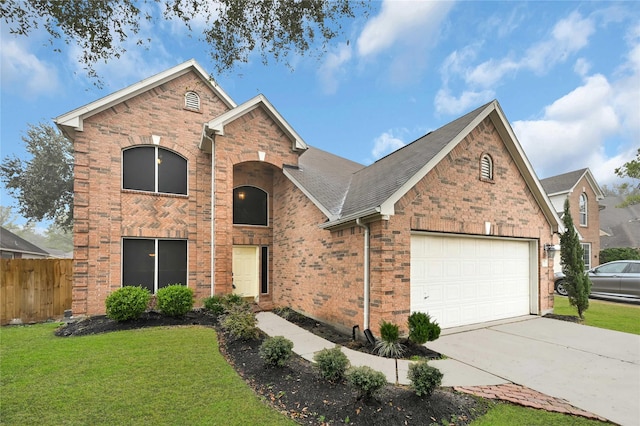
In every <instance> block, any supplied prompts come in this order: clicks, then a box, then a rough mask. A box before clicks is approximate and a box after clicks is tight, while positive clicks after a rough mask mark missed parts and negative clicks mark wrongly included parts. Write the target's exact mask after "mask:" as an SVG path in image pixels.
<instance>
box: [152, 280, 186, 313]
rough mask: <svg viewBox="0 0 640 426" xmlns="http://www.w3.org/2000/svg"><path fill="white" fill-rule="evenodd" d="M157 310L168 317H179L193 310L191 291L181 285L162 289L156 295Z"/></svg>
mask: <svg viewBox="0 0 640 426" xmlns="http://www.w3.org/2000/svg"><path fill="white" fill-rule="evenodd" d="M156 297H157V298H158V309H159V310H160V312H162V313H163V314H165V315H168V316H170V317H181V316H184V314H186V313H187V312H189V311H191V310H192V309H193V290H191V289H190V288H189V287H187V286H184V285H181V284H173V285H169V286H166V287H162V288H161V289H160V290H158V292H157V293H156Z"/></svg>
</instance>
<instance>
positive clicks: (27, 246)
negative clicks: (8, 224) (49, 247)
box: [0, 226, 49, 256]
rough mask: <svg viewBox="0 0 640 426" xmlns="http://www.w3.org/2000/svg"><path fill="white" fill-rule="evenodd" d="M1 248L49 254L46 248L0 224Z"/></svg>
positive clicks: (16, 251) (17, 251)
mask: <svg viewBox="0 0 640 426" xmlns="http://www.w3.org/2000/svg"><path fill="white" fill-rule="evenodd" d="M0 250H3V251H11V252H14V253H27V254H39V255H42V256H48V255H49V253H47V252H46V251H45V250H43V249H41V248H40V247H38V246H37V245H35V244H33V243H30V242H29V241H27V240H25V239H24V238H22V237H19V236H17V235H16V234H14V233H13V232H11V231H9V230H8V229H6V228H4V227H2V226H0Z"/></svg>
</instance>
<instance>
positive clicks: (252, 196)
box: [233, 186, 268, 226]
mask: <svg viewBox="0 0 640 426" xmlns="http://www.w3.org/2000/svg"><path fill="white" fill-rule="evenodd" d="M267 210H268V208H267V193H266V192H265V191H263V190H262V189H260V188H256V187H255V186H239V187H237V188H235V189H234V190H233V224H234V225H258V226H267V223H268V212H267Z"/></svg>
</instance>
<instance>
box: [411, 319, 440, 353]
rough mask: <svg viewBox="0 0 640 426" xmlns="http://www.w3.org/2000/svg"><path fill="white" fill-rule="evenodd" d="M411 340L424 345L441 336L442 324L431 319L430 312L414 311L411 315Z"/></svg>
mask: <svg viewBox="0 0 640 426" xmlns="http://www.w3.org/2000/svg"><path fill="white" fill-rule="evenodd" d="M408 326H409V340H411V341H412V342H413V343H416V344H418V345H424V344H425V343H427V342H432V341H434V340H436V339H437V338H438V337H440V326H439V325H438V323H437V322H436V321H431V317H430V316H429V314H425V313H424V312H414V313H412V314H411V315H409V321H408Z"/></svg>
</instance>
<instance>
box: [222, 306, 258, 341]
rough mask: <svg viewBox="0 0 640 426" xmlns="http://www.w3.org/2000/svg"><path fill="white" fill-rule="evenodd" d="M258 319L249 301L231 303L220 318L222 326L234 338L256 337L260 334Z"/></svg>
mask: <svg viewBox="0 0 640 426" xmlns="http://www.w3.org/2000/svg"><path fill="white" fill-rule="evenodd" d="M257 324H258V320H257V319H256V314H255V313H253V311H252V310H251V306H250V305H249V304H248V303H245V304H240V305H231V306H229V307H227V309H226V313H225V314H224V315H223V316H222V319H221V320H220V326H221V327H222V329H223V330H225V331H226V332H227V333H229V335H230V336H231V337H232V338H234V339H255V338H257V337H258V335H259V331H258V327H257Z"/></svg>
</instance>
